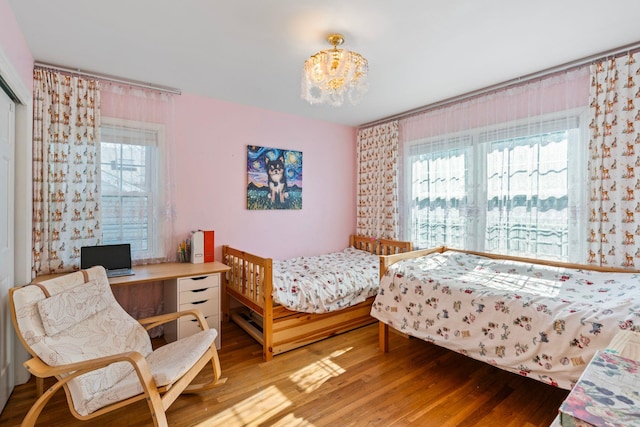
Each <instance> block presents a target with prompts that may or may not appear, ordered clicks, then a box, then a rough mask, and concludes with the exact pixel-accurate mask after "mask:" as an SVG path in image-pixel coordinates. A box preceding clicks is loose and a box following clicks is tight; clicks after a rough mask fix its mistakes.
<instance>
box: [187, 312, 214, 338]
mask: <svg viewBox="0 0 640 427" xmlns="http://www.w3.org/2000/svg"><path fill="white" fill-rule="evenodd" d="M204 318H205V320H206V321H207V324H208V325H209V327H210V328H214V329H218V320H219V318H220V317H219V316H216V315H212V316H205V317H204ZM179 324H180V331H181V332H185V331H191V332H190V333H187V334H186V335H185V336H188V335H193V334H195V333H196V332H198V331H199V330H200V326H199V325H198V321H197V320H196V319H195V318H194V317H192V316H182V317H181V318H180V320H179Z"/></svg>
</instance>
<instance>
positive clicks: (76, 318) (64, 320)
mask: <svg viewBox="0 0 640 427" xmlns="http://www.w3.org/2000/svg"><path fill="white" fill-rule="evenodd" d="M105 291H106V289H105V286H104V285H101V284H100V283H98V282H96V281H90V282H87V283H84V284H82V285H78V286H76V287H74V288H73V289H70V290H68V291H64V292H60V293H58V294H55V295H52V296H50V297H49V298H45V299H43V300H41V301H38V311H39V312H40V318H41V319H42V326H43V327H44V331H45V333H46V334H47V335H49V336H52V335H56V334H58V333H60V332H62V331H64V330H66V329H68V328H69V327H71V326H73V325H75V324H77V323H80V322H82V321H83V320H86V319H88V318H89V317H91V316H93V315H94V314H96V313H97V312H99V311H102V310H104V309H105V308H107V307H108V306H109V305H110V304H111V299H110V298H108V295H107V294H106V292H105ZM109 291H110V290H109Z"/></svg>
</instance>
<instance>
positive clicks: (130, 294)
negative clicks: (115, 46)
mask: <svg viewBox="0 0 640 427" xmlns="http://www.w3.org/2000/svg"><path fill="white" fill-rule="evenodd" d="M101 88H102V92H101V95H102V103H101V111H102V123H101V141H100V166H101V168H100V171H101V183H102V204H103V211H102V220H103V226H102V229H103V242H104V243H106V244H112V243H130V244H131V252H132V257H133V261H134V264H149V263H158V262H165V261H173V260H175V245H174V238H173V237H174V236H173V220H174V211H175V209H174V203H173V194H174V191H173V180H172V163H171V159H172V158H173V155H174V147H175V143H174V131H175V115H174V97H175V95H173V94H171V93H167V92H161V91H156V90H151V89H144V88H140V87H137V86H127V85H123V84H120V83H115V82H110V81H103V82H101ZM162 293H163V287H162V283H155V284H143V285H134V286H120V287H115V288H114V294H115V296H116V298H117V300H118V301H119V302H120V304H121V305H122V306H123V307H124V308H125V309H126V310H127V311H128V312H129V313H130V314H131V315H132V316H134V317H136V318H140V317H147V316H151V315H156V314H160V313H162ZM158 333H159V332H155V334H156V335H157V334H158Z"/></svg>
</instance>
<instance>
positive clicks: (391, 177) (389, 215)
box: [356, 121, 399, 239]
mask: <svg viewBox="0 0 640 427" xmlns="http://www.w3.org/2000/svg"><path fill="white" fill-rule="evenodd" d="M357 159H358V183H357V188H358V190H357V193H358V194H357V224H356V232H357V234H359V235H364V236H371V237H376V238H386V239H397V238H398V235H399V227H398V221H399V220H398V122H397V121H393V122H389V123H384V124H381V125H378V126H373V127H370V128H366V129H361V130H359V131H358V146H357Z"/></svg>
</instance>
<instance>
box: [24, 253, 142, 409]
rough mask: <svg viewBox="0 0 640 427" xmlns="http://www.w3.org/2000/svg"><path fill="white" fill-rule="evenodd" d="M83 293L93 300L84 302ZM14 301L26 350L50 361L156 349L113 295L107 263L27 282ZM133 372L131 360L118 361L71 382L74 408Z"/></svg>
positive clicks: (56, 362)
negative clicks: (43, 279) (93, 305)
mask: <svg viewBox="0 0 640 427" xmlns="http://www.w3.org/2000/svg"><path fill="white" fill-rule="evenodd" d="M85 297H86V298H88V299H89V300H84V301H83V300H82V298H85ZM74 301H76V302H77V303H76V304H75V305H74ZM93 303H95V307H91V304H93ZM12 304H13V305H14V309H15V315H16V323H17V325H16V326H17V329H18V331H17V332H18V333H19V334H21V335H22V338H23V340H24V342H25V344H26V345H27V347H28V348H27V350H29V352H30V353H31V354H32V355H34V356H37V357H39V358H40V359H41V360H42V361H43V362H44V363H46V364H48V365H51V366H59V365H63V364H67V363H73V362H80V361H85V360H90V359H95V358H98V357H103V356H109V355H113V354H118V353H123V352H127V351H138V352H140V353H141V354H142V355H143V356H145V357H146V356H147V355H149V353H151V351H152V348H151V340H150V339H149V334H148V333H147V331H146V330H145V329H144V328H143V327H142V326H141V325H140V323H139V322H138V321H136V320H135V319H134V318H132V317H131V316H130V315H129V314H128V313H127V312H126V311H125V310H124V309H123V308H122V307H121V306H120V304H118V302H117V301H116V299H115V298H114V296H113V293H112V292H111V287H110V285H109V280H108V278H107V275H106V271H105V270H104V268H103V267H100V266H97V267H92V268H90V269H87V270H84V271H80V272H75V273H70V274H66V275H64V276H60V277H56V278H54V279H51V280H47V281H43V282H41V283H39V284H38V285H27V286H23V287H21V288H19V289H16V290H14V292H13V300H12ZM65 310H68V312H66V313H65V312H64V311H65ZM43 317H45V318H43ZM45 325H46V326H45ZM131 371H132V367H131V365H130V364H129V363H126V362H120V363H114V364H112V365H109V366H108V367H106V368H103V369H100V370H97V371H94V372H90V373H88V374H85V375H81V376H79V377H78V378H76V379H74V380H72V381H69V383H68V385H69V391H70V393H71V395H72V398H73V403H74V407H76V409H78V408H79V407H82V405H83V402H85V401H86V400H88V399H91V398H92V396H93V395H94V394H96V393H101V392H103V391H104V390H107V389H109V387H111V386H112V385H113V384H115V383H116V382H118V381H119V380H120V379H122V378H124V377H125V376H126V375H128V374H129V373H130V372H131Z"/></svg>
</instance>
